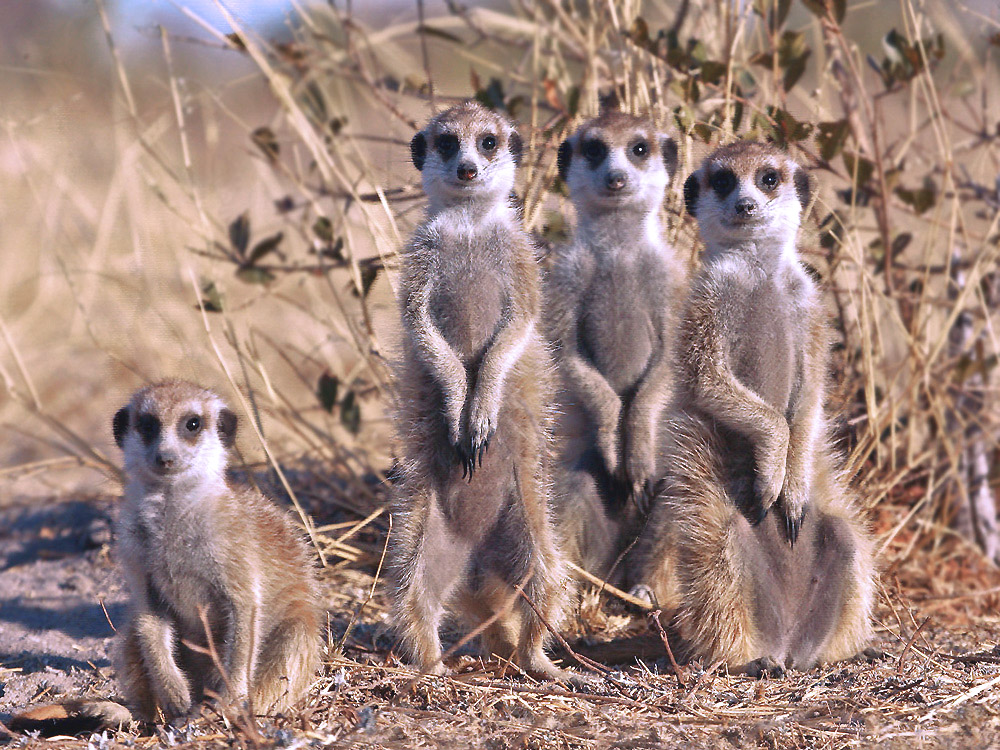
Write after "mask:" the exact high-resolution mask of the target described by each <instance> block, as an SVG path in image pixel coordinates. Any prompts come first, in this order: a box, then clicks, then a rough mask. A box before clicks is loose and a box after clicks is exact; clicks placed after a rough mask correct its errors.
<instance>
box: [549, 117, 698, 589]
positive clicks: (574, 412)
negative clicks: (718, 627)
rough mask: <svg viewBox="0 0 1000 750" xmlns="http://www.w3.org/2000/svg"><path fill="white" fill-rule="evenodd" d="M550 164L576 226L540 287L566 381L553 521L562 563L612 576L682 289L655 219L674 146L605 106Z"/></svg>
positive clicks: (665, 373)
mask: <svg viewBox="0 0 1000 750" xmlns="http://www.w3.org/2000/svg"><path fill="white" fill-rule="evenodd" d="M558 168H559V174H560V176H561V177H562V178H563V180H564V181H565V182H566V184H567V186H568V187H569V192H570V197H571V199H572V201H573V206H574V207H575V209H576V217H577V222H576V231H575V237H574V238H573V241H572V242H570V243H569V244H567V245H565V246H562V247H559V248H557V250H556V252H555V260H554V261H553V264H552V267H551V270H550V272H549V275H548V277H547V279H546V286H545V300H546V305H547V313H548V314H549V315H548V317H549V336H550V338H551V339H552V340H553V342H554V344H555V347H556V351H557V363H558V365H559V369H560V371H561V374H562V380H563V388H562V391H561V394H560V399H559V401H560V404H559V405H560V412H561V419H560V423H559V426H558V428H557V439H558V440H559V441H560V443H561V445H560V448H561V456H560V464H561V465H560V467H559V469H558V470H557V474H556V479H555V508H556V517H557V523H558V524H559V527H560V531H561V534H562V537H563V538H564V540H565V545H566V547H565V551H566V553H567V556H568V557H569V559H570V560H572V561H573V562H575V563H577V564H578V565H580V566H581V567H583V568H584V569H586V570H588V571H589V572H591V573H594V574H596V575H599V576H602V577H603V576H607V575H609V574H611V575H612V578H616V576H615V575H614V574H613V573H612V571H611V570H610V567H611V566H612V564H613V563H614V561H615V558H616V556H617V555H618V554H619V552H620V547H621V545H622V543H625V544H627V543H628V542H629V541H631V540H630V539H623V538H622V537H623V536H628V535H629V534H628V533H627V531H626V529H632V526H633V525H634V524H633V523H630V521H632V520H634V519H635V516H636V514H635V513H634V512H631V510H633V509H629V508H628V507H627V503H628V501H629V500H630V498H631V499H635V500H641V498H642V497H643V496H644V495H645V494H646V493H648V492H649V490H650V488H651V482H652V480H653V479H654V474H655V468H656V467H655V462H656V454H655V450H656V445H657V430H658V427H659V422H660V416H661V413H662V411H663V408H664V406H665V405H666V403H667V402H668V401H669V398H670V392H671V380H672V344H673V338H674V328H675V327H676V322H677V314H678V307H679V304H680V302H681V301H682V297H683V293H684V290H685V286H686V277H687V272H686V269H685V268H684V266H683V265H682V264H681V262H680V261H679V260H678V259H677V257H676V255H675V253H674V250H673V248H672V247H670V246H669V245H668V244H667V243H666V242H665V240H664V237H663V227H662V226H661V224H660V216H659V212H660V207H661V205H662V203H663V192H664V190H665V188H666V187H667V184H668V183H669V181H670V179H671V178H672V177H673V175H674V173H675V172H676V170H677V144H676V143H675V142H674V141H673V140H672V139H670V138H668V137H667V136H665V135H663V134H662V133H660V132H658V131H657V129H656V127H655V125H654V124H653V122H652V121H651V120H650V119H648V118H643V117H636V116H634V115H630V114H625V113H622V112H618V111H611V112H607V113H605V114H603V115H601V116H600V117H597V118H595V119H592V120H589V121H587V122H585V123H583V124H582V125H581V126H580V127H579V128H578V129H577V130H576V132H575V133H574V134H573V135H572V136H571V137H570V138H568V139H567V140H566V141H564V142H563V144H562V145H561V146H560V148H559V154H558ZM634 531H635V529H632V532H633V533H634Z"/></svg>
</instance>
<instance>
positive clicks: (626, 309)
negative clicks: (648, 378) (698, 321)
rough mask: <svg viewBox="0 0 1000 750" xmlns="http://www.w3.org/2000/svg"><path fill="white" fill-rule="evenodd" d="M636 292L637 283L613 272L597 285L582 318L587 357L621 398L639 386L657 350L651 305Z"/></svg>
mask: <svg viewBox="0 0 1000 750" xmlns="http://www.w3.org/2000/svg"><path fill="white" fill-rule="evenodd" d="M635 290H636V285H635V283H634V282H633V283H628V280H627V279H625V278H622V277H621V275H619V274H616V273H610V274H608V275H607V276H605V277H604V278H603V279H601V281H599V282H598V283H597V284H595V287H594V288H593V291H592V292H591V293H590V294H589V295H588V296H587V309H585V310H583V311H582V314H581V316H580V327H581V330H580V332H579V334H580V340H581V344H582V345H583V350H584V353H585V355H586V356H588V357H589V358H590V360H591V361H592V362H593V363H594V366H595V367H596V368H597V369H598V371H600V373H601V374H602V375H603V376H604V377H605V379H607V381H608V384H609V385H610V386H611V387H612V388H613V389H614V390H615V392H616V393H618V394H620V395H621V394H625V393H627V392H629V391H631V390H633V389H634V388H635V387H636V385H637V384H638V382H639V380H640V379H641V378H642V376H643V374H644V373H645V372H646V368H647V366H648V365H649V360H650V358H651V357H652V355H653V351H654V348H655V330H654V327H653V324H652V321H651V320H650V316H649V312H648V311H649V307H650V306H649V305H648V304H646V303H645V300H641V299H636V298H635Z"/></svg>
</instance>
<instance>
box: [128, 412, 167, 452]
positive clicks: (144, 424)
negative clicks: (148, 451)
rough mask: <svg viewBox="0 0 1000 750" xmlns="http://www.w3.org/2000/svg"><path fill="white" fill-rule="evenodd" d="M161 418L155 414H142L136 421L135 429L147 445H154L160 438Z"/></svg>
mask: <svg viewBox="0 0 1000 750" xmlns="http://www.w3.org/2000/svg"><path fill="white" fill-rule="evenodd" d="M161 426H162V425H161V423H160V418H159V417H157V416H156V415H154V414H148V413H147V414H140V415H139V418H138V419H137V420H135V429H136V432H138V433H139V437H140V438H142V442H144V443H145V444H146V445H149V444H150V443H152V442H153V441H154V440H156V438H158V437H159V436H160V428H161Z"/></svg>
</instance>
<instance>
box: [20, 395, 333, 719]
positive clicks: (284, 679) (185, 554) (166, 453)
mask: <svg viewBox="0 0 1000 750" xmlns="http://www.w3.org/2000/svg"><path fill="white" fill-rule="evenodd" d="M236 426H237V417H236V415H235V414H234V413H233V412H232V411H230V410H229V408H227V406H226V404H225V403H224V402H223V400H222V398H221V397H220V396H218V395H217V394H215V393H214V392H212V391H210V390H207V389H204V388H201V387H199V386H197V385H194V384H193V383H189V382H186V381H181V380H170V381H165V382H162V383H159V384H156V385H151V386H147V387H145V388H143V389H141V390H139V391H137V392H136V393H135V394H134V395H133V396H132V398H131V400H130V401H129V403H128V404H127V405H126V406H123V407H122V408H121V409H119V410H118V411H117V412H116V413H115V416H114V420H113V422H112V428H113V433H114V438H115V442H116V443H117V444H118V446H119V447H120V448H121V449H122V451H123V452H124V456H125V475H126V484H125V497H124V502H123V504H122V508H121V511H120V513H119V516H118V519H117V522H116V535H117V556H118V559H119V562H120V564H121V566H122V568H123V570H124V572H125V576H126V582H127V587H128V591H129V594H130V601H129V609H130V612H129V619H128V621H127V622H126V623H125V624H124V625H123V626H121V627H120V628H119V629H118V649H117V651H118V653H117V658H116V661H117V675H118V680H119V683H120V685H121V688H122V692H123V694H124V697H125V702H126V704H127V707H126V706H122V705H120V704H118V703H115V702H113V701H79V700H78V701H67V702H65V703H62V704H58V705H54V706H42V707H38V708H35V709H32V710H30V711H27V712H25V713H23V714H21V715H19V716H17V717H15V720H14V722H13V723H14V726H15V727H17V728H19V729H24V730H32V729H37V730H41V731H44V732H51V731H60V732H62V733H70V732H73V733H75V732H80V731H95V730H96V729H98V728H101V727H115V726H121V725H123V724H127V723H131V721H134V720H140V721H149V722H153V721H158V720H161V719H163V720H168V721H169V720H176V719H183V718H184V717H186V716H188V715H190V714H191V713H192V712H193V710H194V709H195V707H196V706H197V704H198V703H200V702H202V701H204V700H208V699H213V698H217V699H218V700H220V701H222V702H223V703H232V702H236V701H242V700H246V699H249V700H250V701H251V704H250V705H251V707H252V708H253V709H254V710H255V711H256V712H258V713H272V712H277V711H281V710H283V709H285V708H288V707H289V706H291V705H293V704H295V703H296V702H297V701H298V700H299V699H300V698H302V696H303V695H304V694H305V692H306V690H307V689H308V687H309V684H310V682H311V681H312V678H313V675H314V674H315V672H316V669H317V667H318V664H319V649H320V629H321V625H322V622H323V619H322V608H321V606H320V600H319V594H318V584H317V581H316V577H315V574H314V571H313V569H312V568H313V566H312V562H311V556H310V554H309V551H308V549H307V547H306V545H305V543H304V541H303V540H302V538H301V535H300V534H299V533H298V532H297V531H296V530H295V528H294V526H293V525H292V522H291V519H289V518H288V516H287V515H286V514H285V513H283V512H282V511H280V510H278V508H277V507H275V506H274V505H273V504H272V503H271V502H270V501H269V500H267V499H266V498H265V497H264V496H263V495H261V494H260V493H259V492H257V491H256V490H253V489H250V488H249V487H239V486H236V485H234V484H232V483H231V482H230V481H229V480H228V478H227V476H226V475H227V464H228V459H227V454H228V451H229V448H231V447H232V445H233V443H234V440H235V437H236ZM203 615H204V617H205V620H204V621H203V620H202V616H203ZM206 623H207V625H208V632H206ZM213 649H214V651H215V657H216V658H217V659H218V662H219V665H218V666H217V665H216V663H215V659H214V658H213V656H212V655H210V653H208V652H209V651H211V650H213ZM220 667H221V671H220ZM130 709H131V710H130Z"/></svg>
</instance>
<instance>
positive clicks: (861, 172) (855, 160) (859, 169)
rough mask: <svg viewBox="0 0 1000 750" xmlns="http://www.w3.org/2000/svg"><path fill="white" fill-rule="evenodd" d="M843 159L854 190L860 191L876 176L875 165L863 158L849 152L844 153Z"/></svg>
mask: <svg viewBox="0 0 1000 750" xmlns="http://www.w3.org/2000/svg"><path fill="white" fill-rule="evenodd" d="M843 159H844V166H845V167H846V168H847V176H848V178H850V179H851V180H852V182H853V183H854V189H855V190H860V189H861V188H863V187H864V186H865V185H866V184H867V183H868V181H869V180H870V179H871V178H872V175H873V174H875V165H874V164H873V163H872V162H871V161H869V160H868V159H866V158H864V157H863V156H857V155H856V154H852V153H850V152H849V151H844V153H843Z"/></svg>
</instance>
